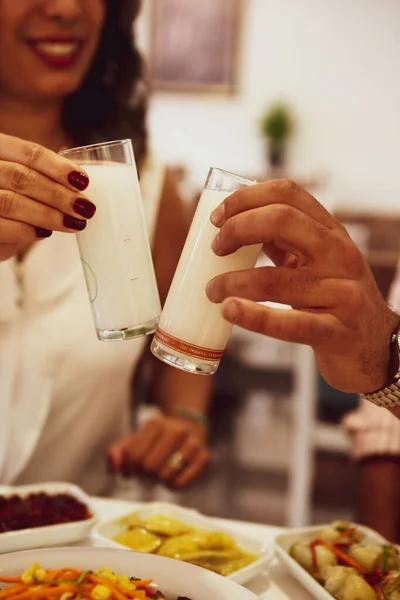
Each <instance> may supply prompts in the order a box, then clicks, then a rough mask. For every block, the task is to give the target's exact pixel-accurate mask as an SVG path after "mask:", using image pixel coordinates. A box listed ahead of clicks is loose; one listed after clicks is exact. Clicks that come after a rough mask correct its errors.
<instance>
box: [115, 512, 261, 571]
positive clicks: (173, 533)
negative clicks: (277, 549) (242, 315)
mask: <svg viewBox="0 0 400 600" xmlns="http://www.w3.org/2000/svg"><path fill="white" fill-rule="evenodd" d="M120 523H122V524H123V526H124V529H123V531H122V532H121V533H119V534H118V535H116V536H115V537H114V541H115V542H118V543H119V544H122V545H123V546H126V547H128V548H131V549H132V550H137V551H139V552H146V553H149V554H150V553H151V554H158V555H160V556H166V557H168V558H174V559H178V560H182V561H185V562H188V563H191V564H194V565H197V566H199V567H203V568H205V569H209V570H210V571H214V572H215V573H218V574H219V575H225V576H227V575H230V574H231V573H234V572H235V571H239V570H240V569H243V568H244V567H246V566H247V565H250V564H252V563H253V562H255V561H256V560H257V559H258V556H256V555H255V554H251V553H250V552H247V551H246V550H244V549H243V548H241V547H240V546H239V545H238V544H237V543H236V542H235V540H234V539H233V538H232V537H231V536H230V535H229V534H227V533H225V532H222V531H207V530H206V529H201V528H199V527H195V526H193V525H189V524H188V523H184V522H183V521H181V520H179V519H176V518H174V517H171V516H167V515H162V514H159V515H151V516H149V517H146V518H141V517H139V515H138V514H137V513H132V514H130V515H127V516H125V517H123V518H122V519H120Z"/></svg>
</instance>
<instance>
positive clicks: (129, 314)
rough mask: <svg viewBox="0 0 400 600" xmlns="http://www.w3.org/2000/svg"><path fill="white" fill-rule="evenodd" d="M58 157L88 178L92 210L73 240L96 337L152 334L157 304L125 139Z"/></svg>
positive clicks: (133, 170)
mask: <svg viewBox="0 0 400 600" xmlns="http://www.w3.org/2000/svg"><path fill="white" fill-rule="evenodd" d="M63 154H64V156H68V158H70V159H71V160H74V161H75V162H77V163H78V164H80V165H81V166H82V167H83V168H84V169H85V171H86V172H87V174H88V175H89V186H88V188H87V189H86V190H85V195H86V196H87V197H88V198H89V199H90V200H92V201H93V202H94V204H95V205H96V207H97V210H96V213H95V215H94V216H93V217H92V219H90V220H89V221H88V223H87V226H86V228H85V229H84V230H83V231H81V232H79V233H78V234H77V241H78V246H79V252H80V256H81V260H82V266H83V270H84V274H85V279H86V285H87V289H88V294H89V300H90V303H91V308H92V314H93V319H94V322H95V326H96V331H97V336H98V338H99V339H100V340H102V341H112V340H124V339H129V338H133V337H138V336H141V335H146V334H149V333H153V332H154V331H155V329H156V327H157V323H158V318H159V315H160V312H161V305H160V299H159V295H158V290H157V283H156V278H155V273H154V268H153V262H152V258H151V250H150V244H149V240H148V236H147V230H146V223H145V218H144V213H143V206H142V200H141V193H140V187H139V181H138V176H137V171H136V166H135V162H134V157H133V150H132V145H131V142H130V140H122V141H121V142H109V143H108V144H100V145H95V146H87V147H84V148H82V149H80V148H77V149H73V150H68V151H65V152H64V153H63ZM123 161H125V162H123Z"/></svg>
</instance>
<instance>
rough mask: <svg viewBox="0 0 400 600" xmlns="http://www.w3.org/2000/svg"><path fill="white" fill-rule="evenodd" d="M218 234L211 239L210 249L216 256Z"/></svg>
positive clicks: (218, 240)
mask: <svg viewBox="0 0 400 600" xmlns="http://www.w3.org/2000/svg"><path fill="white" fill-rule="evenodd" d="M219 242H220V239H219V233H218V234H217V235H216V236H215V238H214V239H213V243H212V244H211V248H212V249H213V251H214V252H215V254H218V252H219Z"/></svg>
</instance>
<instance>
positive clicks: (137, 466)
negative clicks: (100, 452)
mask: <svg viewBox="0 0 400 600" xmlns="http://www.w3.org/2000/svg"><path fill="white" fill-rule="evenodd" d="M107 455H108V461H109V465H110V468H111V469H112V470H113V471H114V472H117V471H119V472H121V473H122V474H123V475H125V476H129V475H133V474H135V473H138V472H144V473H146V474H149V475H153V476H154V477H156V478H158V479H161V480H162V481H164V482H165V483H166V484H168V485H169V486H171V487H174V488H185V487H187V486H189V485H190V484H191V483H192V482H194V481H195V480H196V479H197V478H198V477H199V476H200V475H201V474H202V473H203V471H204V470H205V469H206V468H207V466H208V465H209V463H210V451H209V449H208V446H207V430H206V428H205V427H204V426H203V425H202V424H201V423H196V422H195V421H192V420H191V419H186V418H183V417H168V416H159V417H155V418H153V419H151V420H149V421H147V423H145V425H143V427H141V428H140V429H139V430H138V431H136V432H135V433H131V434H129V435H127V436H125V437H123V438H122V439H121V440H119V441H118V442H115V443H114V444H112V445H111V446H110V447H109V448H108V451H107Z"/></svg>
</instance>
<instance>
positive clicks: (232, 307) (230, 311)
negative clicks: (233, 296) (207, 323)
mask: <svg viewBox="0 0 400 600" xmlns="http://www.w3.org/2000/svg"><path fill="white" fill-rule="evenodd" d="M241 312H242V309H241V306H240V304H239V302H237V301H236V300H229V302H227V303H226V304H225V305H224V306H223V308H222V316H223V317H225V319H227V320H228V321H230V322H231V323H236V322H237V321H238V320H239V318H240V314H241Z"/></svg>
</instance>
